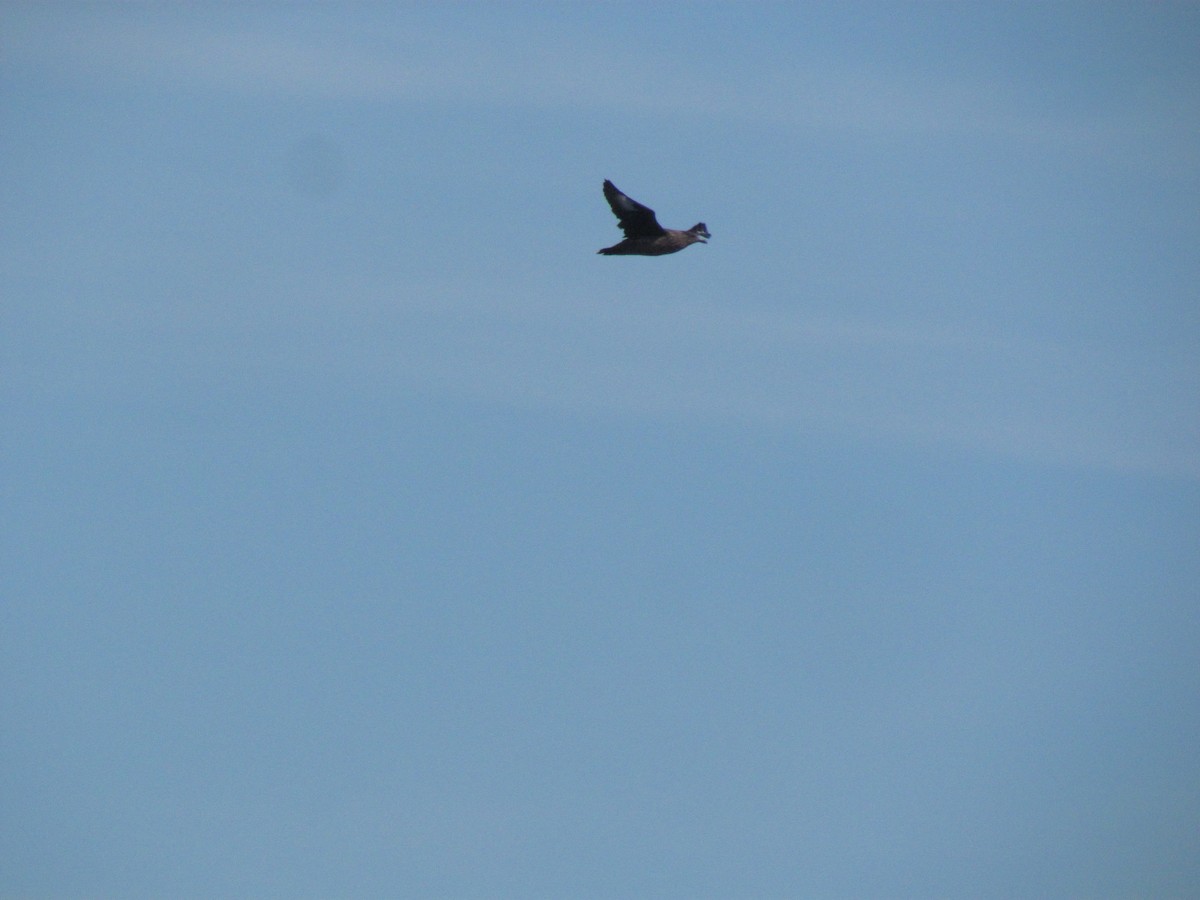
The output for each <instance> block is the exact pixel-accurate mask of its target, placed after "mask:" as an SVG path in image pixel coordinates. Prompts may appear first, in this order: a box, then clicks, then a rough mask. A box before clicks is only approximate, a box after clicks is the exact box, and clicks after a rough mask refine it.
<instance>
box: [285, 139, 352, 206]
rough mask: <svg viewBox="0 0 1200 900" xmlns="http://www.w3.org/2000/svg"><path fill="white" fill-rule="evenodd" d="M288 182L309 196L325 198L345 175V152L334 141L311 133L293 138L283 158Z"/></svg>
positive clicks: (336, 188)
mask: <svg viewBox="0 0 1200 900" xmlns="http://www.w3.org/2000/svg"><path fill="white" fill-rule="evenodd" d="M286 174H287V180H288V184H289V185H290V186H291V187H292V189H293V190H295V191H297V192H298V193H301V194H307V195H308V196H311V197H328V196H329V195H331V194H333V193H334V192H335V191H337V190H338V188H340V187H341V186H342V183H343V182H344V181H345V177H346V155H345V153H343V152H342V148H341V147H339V146H338V145H337V144H336V143H335V142H334V141H333V140H331V139H330V138H327V137H323V136H320V135H312V136H309V137H306V138H303V139H301V140H298V141H296V142H295V143H294V144H293V145H292V146H291V147H290V148H289V149H288V153H287V159H286Z"/></svg>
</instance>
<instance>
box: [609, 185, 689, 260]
mask: <svg viewBox="0 0 1200 900" xmlns="http://www.w3.org/2000/svg"><path fill="white" fill-rule="evenodd" d="M604 199H605V200H607V201H608V205H609V206H611V207H612V211H613V215H615V216H616V217H617V224H618V225H619V226H620V228H621V230H622V231H624V232H625V240H623V241H621V243H619V244H613V245H612V246H611V247H605V248H604V249H603V250H597V251H596V252H597V253H603V254H604V255H605V256H622V255H623V256H662V255H664V254H666V253H676V252H678V251H679V250H682V249H683V248H684V247H687V246H689V245H691V244H695V243H696V242H697V241H698V242H700V243H701V244H706V243H708V239H709V238H710V237H712V235H710V234H709V233H708V227H707V226H706V225H705V224H704V223H703V222H699V223H697V224H695V225H693V226H692V227H691V228H689V229H688V230H687V231H677V230H675V229H674V228H663V227H662V226H661V225H659V224H658V219H657V218H656V217H655V215H654V210H652V209H651V208H650V207H648V206H643V205H642V204H641V203H638V202H637V201H636V200H634V199H633V198H631V197H627V196H626V195H625V194H623V193H621V192H620V191H619V190H617V186H616V185H615V184H613V183H612V182H611V181H607V180H606V181H605V182H604Z"/></svg>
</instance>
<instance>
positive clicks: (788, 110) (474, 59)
mask: <svg viewBox="0 0 1200 900" xmlns="http://www.w3.org/2000/svg"><path fill="white" fill-rule="evenodd" d="M68 18H69V17H68ZM48 21H50V20H35V21H32V22H29V23H26V24H25V25H24V26H23V27H21V28H19V29H17V30H16V33H15V35H13V34H10V36H9V37H8V39H7V40H6V41H5V44H4V50H5V53H4V56H5V58H6V59H7V60H8V61H9V63H10V64H11V63H21V62H24V63H33V64H38V65H50V66H60V67H67V68H72V69H75V70H77V71H84V72H87V73H90V74H104V75H108V76H113V77H125V78H137V79H145V80H147V81H148V82H150V83H153V84H162V83H174V84H187V85H191V86H193V87H196V86H199V87H208V88H212V89H217V90H222V91H229V92H236V93H241V94H253V95H260V96H261V95H268V96H274V97H280V98H291V99H314V98H315V99H350V100H367V101H381V102H383V101H386V102H405V101H414V102H469V103H485V104H500V105H507V106H523V107H531V106H532V107H555V108H571V109H579V108H584V109H586V108H599V109H603V110H610V111H618V110H619V111H621V112H624V113H630V112H642V113H646V114H654V115H662V114H670V115H677V116H706V117H719V118H721V119H725V120H729V121H735V122H736V121H752V122H756V123H760V124H767V125H772V126H776V127H782V128H789V129H801V130H806V131H817V132H827V131H835V132H843V131H849V132H854V133H861V134H866V135H871V134H877V135H888V136H892V137H917V136H929V135H934V136H939V135H967V136H970V135H976V136H981V137H984V138H988V139H993V140H994V139H1001V140H1006V141H1012V142H1017V143H1019V144H1026V145H1028V144H1034V145H1037V144H1044V145H1049V146H1056V147H1065V148H1070V149H1072V150H1088V151H1089V152H1096V151H1097V150H1099V149H1100V148H1105V147H1107V148H1110V149H1111V150H1113V151H1115V152H1117V153H1121V154H1128V153H1132V152H1137V153H1139V154H1145V153H1147V152H1150V153H1153V154H1155V155H1157V156H1160V157H1162V156H1164V155H1165V156H1166V157H1167V158H1168V159H1169V161H1172V162H1176V163H1178V162H1191V163H1194V162H1196V160H1197V158H1198V157H1200V100H1196V98H1195V97H1194V96H1193V94H1192V92H1190V91H1185V92H1182V93H1179V94H1178V95H1173V96H1168V97H1163V96H1156V97H1154V98H1147V100H1148V101H1150V100H1152V101H1153V102H1147V103H1144V104H1141V105H1138V106H1136V107H1126V108H1114V109H1111V110H1109V111H1107V112H1105V113H1104V114H1102V115H1100V114H1091V115H1084V114H1082V113H1080V114H1076V115H1068V114H1065V113H1064V112H1063V111H1061V110H1059V111H1057V112H1056V113H1054V114H1053V115H1051V114H1047V113H1045V112H1044V111H1040V110H1039V109H1037V108H1036V107H1031V106H1030V105H1029V104H1027V103H1025V102H1023V101H1022V99H1021V98H1020V97H1019V96H1017V95H1015V94H1013V93H1012V92H1011V91H1007V90H1006V89H1004V88H1003V86H999V85H996V84H985V83H973V82H968V81H961V80H956V79H955V78H953V77H950V76H944V77H941V78H934V77H931V76H917V75H915V74H913V73H900V72H895V71H887V70H881V69H879V68H876V67H873V66H868V65H864V64H862V63H861V61H860V63H859V64H858V65H855V64H852V63H850V62H846V63H843V64H841V65H839V66H830V65H829V64H828V63H826V64H822V65H819V66H818V65H808V64H805V63H804V62H803V61H797V60H792V59H787V60H779V59H774V60H771V59H764V60H749V61H746V62H747V64H746V65H743V66H739V67H734V68H733V69H732V70H730V71H725V72H723V73H722V75H721V77H720V78H719V79H718V78H706V79H705V80H704V81H703V83H702V84H697V81H696V75H695V73H694V72H693V71H692V70H691V69H690V68H689V67H688V66H687V65H682V64H680V63H681V61H679V60H674V59H671V58H664V59H658V60H654V59H649V60H648V59H645V58H643V57H642V56H640V55H637V54H635V53H634V52H632V51H628V50H623V49H622V48H621V47H619V46H616V47H614V46H611V45H607V44H606V45H604V46H598V45H596V44H595V43H593V42H588V41H586V40H581V39H579V38H578V36H576V38H575V39H574V41H572V40H568V39H564V38H563V37H562V36H561V35H556V36H555V37H553V38H549V37H544V36H541V35H539V34H524V33H523V34H521V35H520V45H521V47H520V52H513V47H512V43H513V39H515V38H513V36H510V38H513V39H506V38H505V37H504V36H497V35H491V34H475V33H471V32H465V31H463V30H456V31H454V32H452V33H451V32H446V31H439V30H437V29H435V28H432V27H431V26H429V25H424V26H421V27H419V28H415V29H414V30H409V31H405V32H404V33H403V34H402V35H400V36H393V38H392V40H391V42H390V43H385V42H381V41H378V40H374V41H372V40H366V39H364V38H363V37H362V36H356V35H350V34H346V33H343V32H338V31H332V32H326V33H321V34H310V33H303V32H300V31H297V30H295V29H288V28H286V27H271V26H269V25H265V24H261V23H260V24H256V25H253V26H241V27H233V26H224V27H222V26H220V25H217V24H212V23H209V22H206V21H204V20H202V19H194V18H193V19H184V18H180V19H170V18H168V19H165V20H160V21H153V22H152V21H141V20H137V19H133V18H118V19H113V18H112V17H105V16H100V15H98V14H96V13H95V12H92V13H86V12H84V13H79V14H77V15H76V17H75V19H74V20H73V21H71V22H70V23H69V26H64V25H63V24H62V23H61V22H60V21H59V20H57V19H55V20H53V21H54V22H55V23H57V24H56V25H55V26H51V25H49V24H47V22H48Z"/></svg>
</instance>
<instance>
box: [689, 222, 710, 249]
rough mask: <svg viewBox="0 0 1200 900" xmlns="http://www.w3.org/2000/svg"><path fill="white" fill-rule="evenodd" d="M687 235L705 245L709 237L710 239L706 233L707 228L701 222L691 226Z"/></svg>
mask: <svg viewBox="0 0 1200 900" xmlns="http://www.w3.org/2000/svg"><path fill="white" fill-rule="evenodd" d="M688 234H690V235H692V236H693V237H694V238H695V239H696V240H698V241H699V242H700V243H702V244H707V243H708V239H709V238H710V237H712V235H711V234H709V233H708V226H707V225H705V224H704V223H703V222H698V223H696V224H695V225H693V226H692V227H691V228H689V229H688Z"/></svg>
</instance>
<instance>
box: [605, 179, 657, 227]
mask: <svg viewBox="0 0 1200 900" xmlns="http://www.w3.org/2000/svg"><path fill="white" fill-rule="evenodd" d="M604 199H605V200H607V201H608V205H609V206H611V207H612V211H613V215H615V216H616V217H617V224H618V225H620V226H621V230H622V231H624V232H625V237H627V238H635V237H658V236H659V235H661V234H665V233H666V232H665V231H664V230H663V227H662V226H661V225H659V224H658V219H656V218H655V217H654V210H652V209H651V208H650V207H648V206H642V204H640V203H638V202H637V201H636V200H633V199H630V198H629V197H626V196H625V195H624V194H622V193H621V192H620V191H619V190H617V186H616V185H615V184H613V183H612V182H611V181H605V182H604Z"/></svg>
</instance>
